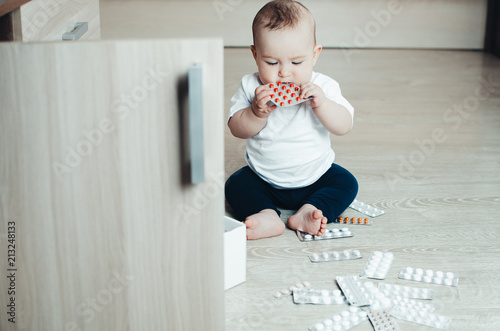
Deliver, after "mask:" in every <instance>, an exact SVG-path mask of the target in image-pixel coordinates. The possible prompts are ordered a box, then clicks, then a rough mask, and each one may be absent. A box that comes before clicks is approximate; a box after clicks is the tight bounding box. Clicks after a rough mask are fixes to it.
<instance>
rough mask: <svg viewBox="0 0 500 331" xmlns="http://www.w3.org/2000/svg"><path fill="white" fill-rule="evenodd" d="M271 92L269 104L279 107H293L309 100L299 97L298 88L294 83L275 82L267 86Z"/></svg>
mask: <svg viewBox="0 0 500 331" xmlns="http://www.w3.org/2000/svg"><path fill="white" fill-rule="evenodd" d="M267 87H268V88H269V90H271V92H272V93H271V103H273V104H275V105H276V106H279V107H287V106H295V105H298V104H299V103H302V102H304V101H307V100H309V99H308V98H307V99H302V98H301V97H300V87H299V86H297V85H296V84H294V83H289V82H277V83H271V84H267Z"/></svg>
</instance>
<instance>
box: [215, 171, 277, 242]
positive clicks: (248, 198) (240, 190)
mask: <svg viewBox="0 0 500 331" xmlns="http://www.w3.org/2000/svg"><path fill="white" fill-rule="evenodd" d="M272 191H273V188H272V187H271V186H270V185H269V184H268V183H266V182H265V181H263V180H262V179H261V178H260V177H258V176H257V175H256V174H255V173H254V172H253V171H252V170H251V169H250V168H249V167H244V168H242V169H240V170H238V171H237V172H235V173H234V174H233V175H232V176H231V177H229V179H228V180H227V182H226V186H225V195H226V200H227V202H228V203H229V205H230V206H231V208H232V209H233V213H234V215H235V217H236V218H237V219H238V220H240V221H244V222H245V225H246V227H247V239H260V238H266V237H273V236H278V235H280V234H282V233H283V232H284V231H285V224H284V223H283V221H281V219H280V218H279V211H278V209H277V208H276V206H275V205H274V203H273V201H272V199H271V196H272Z"/></svg>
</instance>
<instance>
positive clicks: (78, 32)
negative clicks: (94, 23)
mask: <svg viewBox="0 0 500 331" xmlns="http://www.w3.org/2000/svg"><path fill="white" fill-rule="evenodd" d="M88 29H89V24H88V23H87V22H77V23H75V26H74V28H73V30H71V31H70V32H66V33H64V34H63V35H62V39H63V40H78V39H80V37H81V36H83V35H84V33H85V32H87V31H88Z"/></svg>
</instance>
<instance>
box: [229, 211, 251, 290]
mask: <svg viewBox="0 0 500 331" xmlns="http://www.w3.org/2000/svg"><path fill="white" fill-rule="evenodd" d="M246 276H247V228H246V226H245V223H242V222H238V221H237V220H235V219H233V218H230V217H227V216H224V290H227V289H229V288H231V287H233V286H236V285H238V284H240V283H243V282H244V281H245V280H246Z"/></svg>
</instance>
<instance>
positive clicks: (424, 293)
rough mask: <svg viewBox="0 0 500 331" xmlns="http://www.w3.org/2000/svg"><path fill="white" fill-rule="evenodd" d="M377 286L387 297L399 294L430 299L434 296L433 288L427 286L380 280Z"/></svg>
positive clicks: (405, 296) (412, 297)
mask: <svg viewBox="0 0 500 331" xmlns="http://www.w3.org/2000/svg"><path fill="white" fill-rule="evenodd" d="M378 288H379V290H381V291H382V292H383V293H384V294H385V295H386V296H388V297H398V296H399V297H402V298H409V299H420V300H432V299H433V298H434V290H432V289H428V288H420V287H412V286H402V285H396V284H387V283H382V282H380V283H379V284H378Z"/></svg>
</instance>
